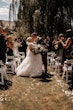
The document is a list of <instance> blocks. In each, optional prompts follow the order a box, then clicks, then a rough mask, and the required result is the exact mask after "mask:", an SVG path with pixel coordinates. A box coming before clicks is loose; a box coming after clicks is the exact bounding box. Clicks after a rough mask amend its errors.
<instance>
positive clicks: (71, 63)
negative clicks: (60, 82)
mask: <svg viewBox="0 0 73 110" xmlns="http://www.w3.org/2000/svg"><path fill="white" fill-rule="evenodd" d="M47 62H48V65H49V66H50V67H52V68H54V69H55V73H58V74H60V72H61V71H62V79H66V83H69V82H71V76H72V74H73V59H71V60H66V61H65V62H64V65H61V57H56V54H55V53H54V52H48V54H47Z"/></svg>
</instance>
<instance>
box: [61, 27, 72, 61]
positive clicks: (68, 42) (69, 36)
mask: <svg viewBox="0 0 73 110" xmlns="http://www.w3.org/2000/svg"><path fill="white" fill-rule="evenodd" d="M60 43H61V44H62V46H63V63H64V61H65V60H66V59H71V55H70V53H71V47H72V30H71V29H68V30H66V41H65V43H64V42H63V41H62V39H60Z"/></svg>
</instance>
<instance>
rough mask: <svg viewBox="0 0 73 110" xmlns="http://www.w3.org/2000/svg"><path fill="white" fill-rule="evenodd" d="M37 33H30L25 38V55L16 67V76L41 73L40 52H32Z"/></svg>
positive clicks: (34, 75) (38, 74)
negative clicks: (29, 35)
mask: <svg viewBox="0 0 73 110" xmlns="http://www.w3.org/2000/svg"><path fill="white" fill-rule="evenodd" d="M36 42H37V34H36V33H32V35H31V37H28V38H27V45H28V47H27V55H26V58H25V59H24V60H23V62H22V63H21V64H20V65H19V66H18V67H17V69H16V75H17V76H29V77H38V76H41V74H42V57H41V54H34V52H33V47H34V46H36V45H37V43H36Z"/></svg>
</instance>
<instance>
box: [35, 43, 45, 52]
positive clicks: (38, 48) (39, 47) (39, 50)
mask: <svg viewBox="0 0 73 110" xmlns="http://www.w3.org/2000/svg"><path fill="white" fill-rule="evenodd" d="M45 51H46V49H45V48H44V47H43V46H42V45H40V44H38V45H36V46H35V47H33V52H34V54H39V53H42V52H45Z"/></svg>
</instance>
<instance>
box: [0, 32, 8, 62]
mask: <svg viewBox="0 0 73 110" xmlns="http://www.w3.org/2000/svg"><path fill="white" fill-rule="evenodd" d="M6 50H7V46H6V40H5V39H4V35H3V34H0V60H2V61H3V63H4V64H5V61H6Z"/></svg>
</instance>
